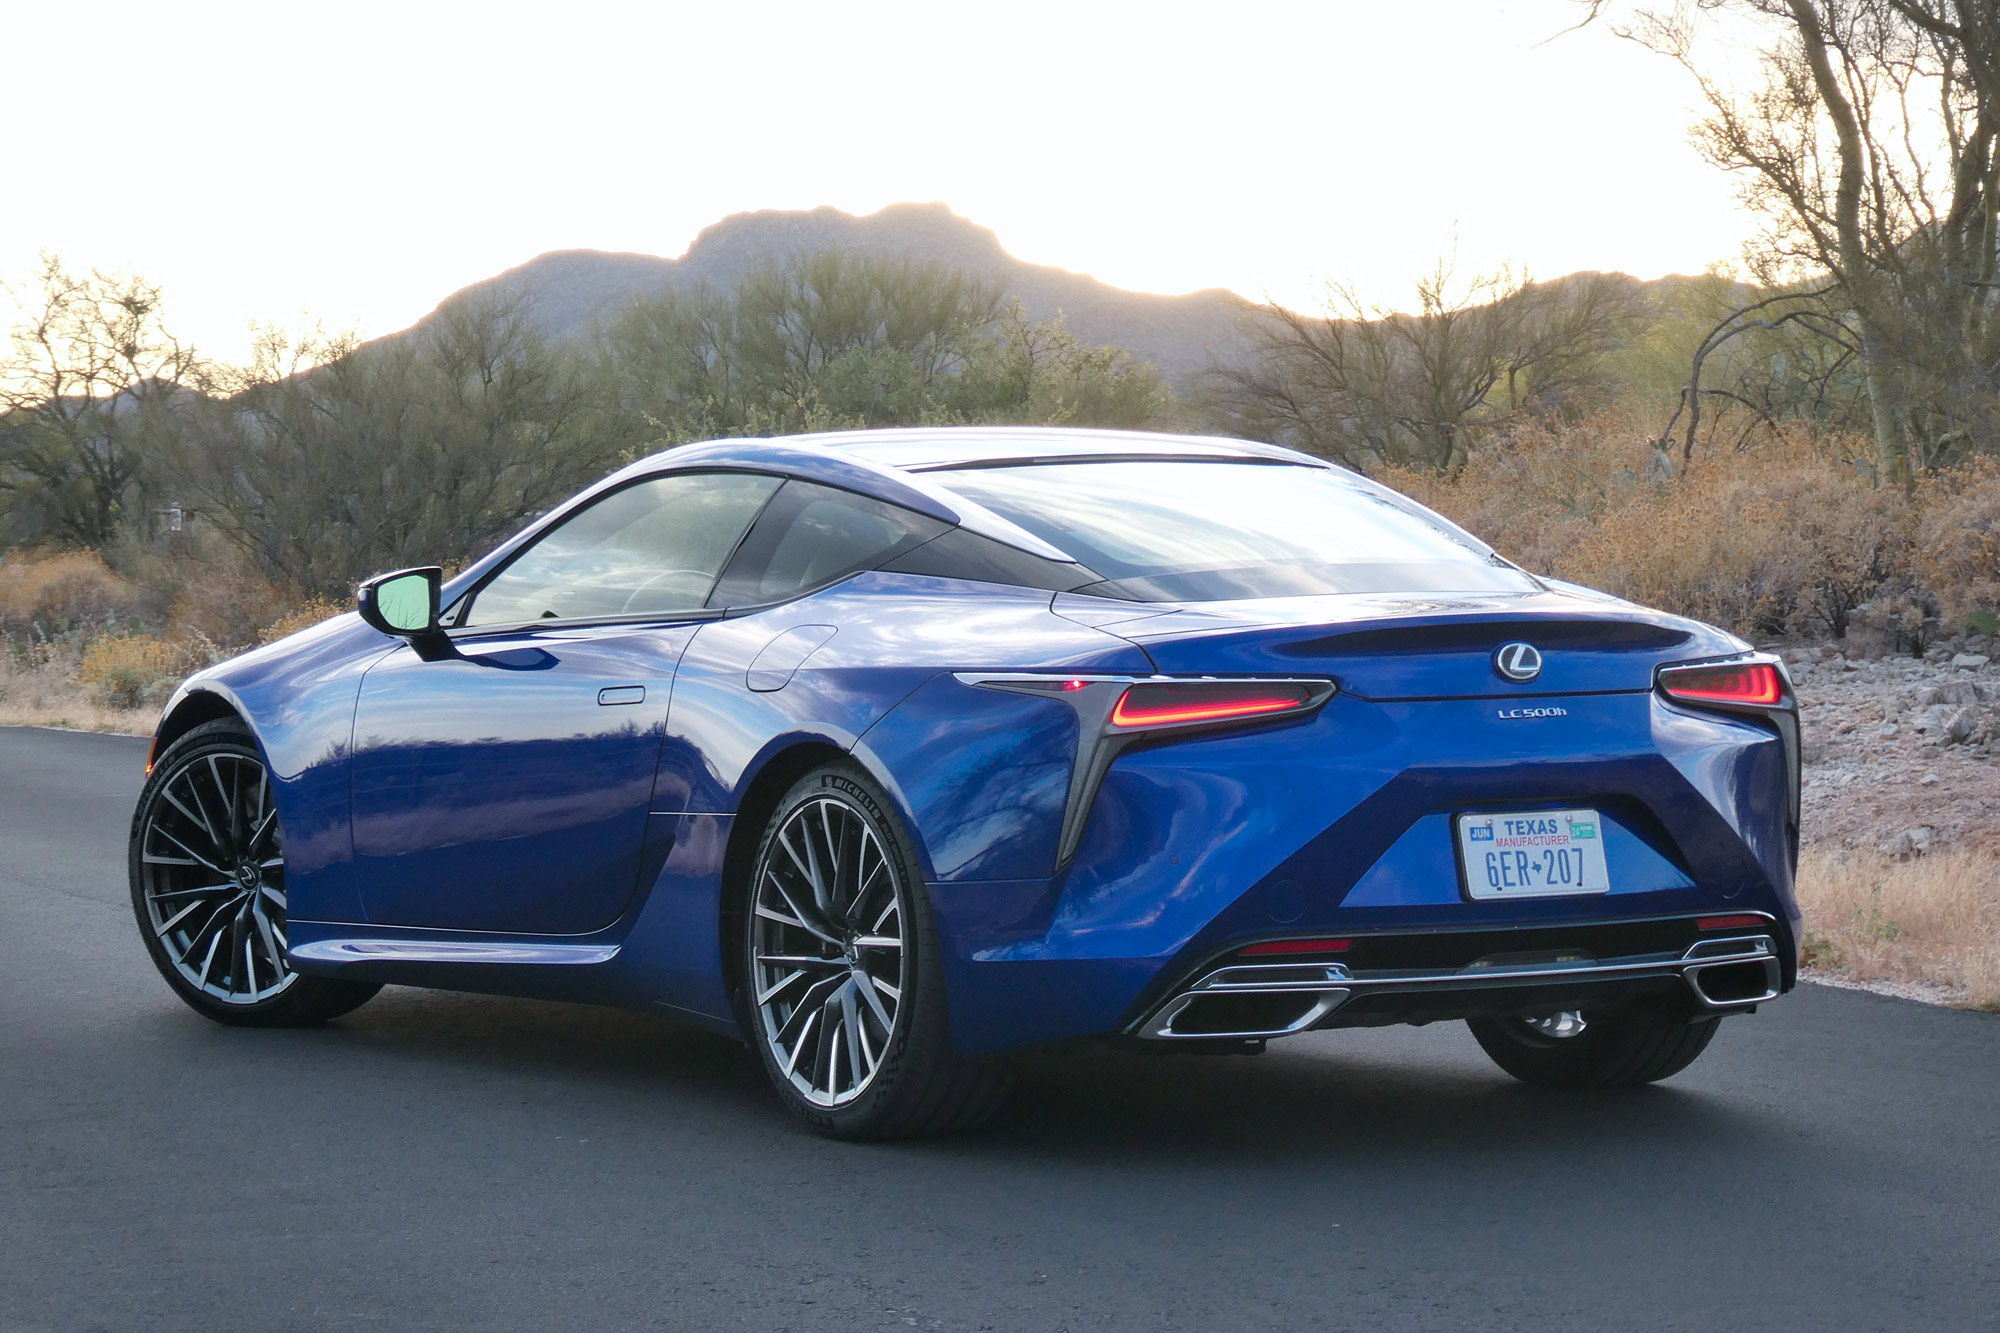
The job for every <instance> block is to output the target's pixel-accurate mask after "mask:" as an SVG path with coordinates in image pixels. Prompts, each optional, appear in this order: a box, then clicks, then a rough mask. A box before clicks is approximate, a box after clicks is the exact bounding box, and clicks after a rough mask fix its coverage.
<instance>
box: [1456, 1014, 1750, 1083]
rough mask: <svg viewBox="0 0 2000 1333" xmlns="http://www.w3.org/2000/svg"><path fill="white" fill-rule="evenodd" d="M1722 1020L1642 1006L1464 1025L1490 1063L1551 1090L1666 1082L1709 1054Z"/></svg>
mask: <svg viewBox="0 0 2000 1333" xmlns="http://www.w3.org/2000/svg"><path fill="white" fill-rule="evenodd" d="M1721 1023H1722V1020H1721V1019H1720V1018H1718V1017H1712V1016H1711V1017H1706V1018H1697V1019H1694V1020H1693V1021H1690V1020H1688V1019H1687V1018H1684V1017H1679V1016H1676V1015H1673V1014H1670V1013H1656V1012H1649V1011H1647V1010H1644V1009H1625V1010H1616V1011H1613V1012H1610V1013H1594V1012H1591V1011H1589V1010H1584V1011H1581V1012H1578V1011H1567V1012H1564V1013H1559V1014H1550V1015H1547V1016H1546V1017H1542V1018H1473V1019H1467V1020H1466V1026H1467V1027H1469V1028H1471V1029H1472V1036H1473V1038H1474V1040H1476V1041H1478V1043H1479V1045H1480V1047H1481V1049H1483V1050H1484V1051H1485V1052H1486V1054H1487V1055H1489V1056H1491V1057H1492V1059H1493V1063H1494V1064H1496V1065H1499V1066H1500V1067H1501V1068H1502V1069H1504V1070H1506V1071H1507V1072H1508V1073H1509V1074H1512V1075H1513V1076H1514V1077H1515V1078H1518V1079H1520V1080H1521V1081H1522V1082H1523V1083H1534V1084H1539V1085H1540V1086H1542V1087H1550V1088H1629V1087H1636V1086H1638V1085H1639V1084H1641V1083H1656V1082H1658V1081H1659V1080H1661V1079H1663V1078H1671V1077H1672V1076H1673V1075H1675V1074H1678V1073H1680V1072H1681V1070H1683V1069H1686V1068H1687V1067H1688V1066H1689V1065H1691V1064H1693V1063H1694V1061H1695V1057H1696V1056H1698V1055H1700V1054H1701V1053H1702V1052H1703V1051H1704V1050H1706V1049H1708V1043H1709V1040H1710V1039H1711V1038H1713V1037H1714V1036H1715V1029H1716V1028H1717V1027H1719V1026H1720V1025H1721Z"/></svg>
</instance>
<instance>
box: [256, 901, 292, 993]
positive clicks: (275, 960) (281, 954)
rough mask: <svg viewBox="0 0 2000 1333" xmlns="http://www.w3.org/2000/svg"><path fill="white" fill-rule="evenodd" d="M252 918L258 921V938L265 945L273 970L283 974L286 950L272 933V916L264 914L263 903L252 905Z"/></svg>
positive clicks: (265, 952)
mask: <svg viewBox="0 0 2000 1333" xmlns="http://www.w3.org/2000/svg"><path fill="white" fill-rule="evenodd" d="M250 918H251V920H253V921H255V922H256V923H257V938H258V940H259V941H260V942H261V943H262V944H263V946H264V956H265V958H266V959H268V960H269V962H270V964H271V971H273V972H275V973H278V974H280V975H282V974H283V973H284V970H285V951H284V950H283V949H282V948H280V947H279V945H278V941H277V938H276V936H274V935H273V934H272V933H271V918H270V917H268V916H266V915H264V905H263V904H262V903H256V904H255V905H254V906H252V907H251V909H250Z"/></svg>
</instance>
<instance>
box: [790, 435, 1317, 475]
mask: <svg viewBox="0 0 2000 1333" xmlns="http://www.w3.org/2000/svg"><path fill="white" fill-rule="evenodd" d="M785 439H786V442H787V443H791V444H802V445H811V446H815V447H818V448H824V449H838V450H840V451H842V452H843V453H851V454H857V455H859V456H861V457H863V458H866V459H868V460H870V461H871V462H876V463H880V464H883V465H885V466H887V467H893V468H898V469H900V470H902V471H905V472H922V471H929V470H932V469H936V468H951V467H966V466H978V465H984V466H988V467H991V466H994V465H996V464H1002V463H1032V462H1042V461H1047V462H1059V461H1072V460H1074V461H1081V460H1083V459H1089V458H1118V457H1127V458H1129V457H1133V456H1135V455H1136V456H1139V457H1147V458H1215V459H1228V458H1241V459H1245V460H1250V459H1257V460H1266V461H1272V462H1285V463H1302V464H1306V465H1309V466H1313V467H1325V466H1327V463H1326V460H1324V459H1320V458H1314V457H1313V456H1312V455H1310V454H1302V453H1299V452H1298V451H1296V450H1293V449H1284V448H1280V447H1279V446H1277V445H1275V444H1258V443H1255V442H1253V441H1250V440H1232V439H1228V438H1225V437H1222V436H1213V435H1167V434H1163V433H1160V432H1157V431H1136V430H1087V429H1083V428H1081V427H1069V426H937V427H908V428H903V429H893V430H852V431H828V432H825V433H822V434H817V435H792V436H787V437H785Z"/></svg>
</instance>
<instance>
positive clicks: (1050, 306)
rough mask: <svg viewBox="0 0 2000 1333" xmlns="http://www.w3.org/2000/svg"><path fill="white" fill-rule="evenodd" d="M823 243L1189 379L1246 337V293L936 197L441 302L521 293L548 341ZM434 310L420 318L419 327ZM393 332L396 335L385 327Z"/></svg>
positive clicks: (552, 260)
mask: <svg viewBox="0 0 2000 1333" xmlns="http://www.w3.org/2000/svg"><path fill="white" fill-rule="evenodd" d="M821 250H840V251H848V252H854V253H860V254H871V255H887V256H891V257H894V258H898V259H909V260H913V261H918V262H931V263H939V264H944V265H946V266H949V267H951V268H956V269H960V270H962V271H964V272H967V273H970V274H972V275H974V276H976V277H980V278H985V279H989V280H991V281H994V282H996V283H998V284H999V286H1000V287H1001V288H1002V290H1004V291H1005V292H1006V293H1007V294H1008V295H1009V296H1010V297H1013V298H1015V299H1017V300H1019V301H1020V302H1021V305H1022V308H1023V309H1024V310H1025V311H1026V312H1027V314H1028V316H1029V317H1030V318H1031V319H1036V320H1043V319H1053V318H1055V317H1056V316H1057V315H1061V316H1062V317H1063V318H1064V319H1066V320H1067V321H1068V324H1069V328H1070V331H1071V332H1072V333H1074V334H1076V335H1077V336H1078V337H1079V338H1081V339H1083V340H1084V341H1085V342H1087V343H1094V344H1103V345H1109V346H1114V347H1119V348H1123V349H1124V350H1125V351H1127V352H1130V353H1131V354H1132V355H1133V356H1134V357H1135V358H1137V359H1139V360H1142V361H1150V362H1151V363H1152V364H1153V365H1154V366H1155V367H1157V368H1158V369H1159V370H1160V372H1161V373H1162V374H1164V375H1166V376H1167V377H1168V378H1169V379H1173V380H1178V381H1186V380H1188V379H1191V378H1192V377H1194V376H1197V375H1199V374H1200V373H1201V372H1202V371H1204V370H1206V369H1207V368H1208V366H1209V365H1210V363H1211V361H1212V360H1213V359H1230V358H1231V357H1233V355H1234V354H1235V353H1237V352H1238V351H1240V350H1241V349H1242V347H1243V345H1244V342H1243V334H1242V332H1241V330H1240V328H1239V327H1238V324H1239V318H1240V316H1241V314H1242V312H1243V310H1244V309H1245V308H1247V307H1248V306H1250V305H1252V304H1254V303H1253V302H1251V301H1249V300H1248V299H1247V298H1245V297H1242V296H1239V295H1237V294H1236V293H1235V292H1231V291H1228V290H1226V289H1223V288H1219V287H1211V288H1205V289H1203V290H1201V291H1196V292H1188V293H1185V294H1182V295H1178V296H1171V295H1162V294H1159V293H1154V292H1135V291H1129V290H1127V289H1125V288H1121V287H1113V286H1111V285H1110V284H1109V283H1106V282H1103V281H1101V280H1099V279H1097V278H1095V277H1092V276H1091V275H1089V274H1086V273H1076V272H1072V271H1071V270H1069V269H1064V268H1058V267H1056V266H1054V265H1048V264H1031V263H1029V262H1027V261H1026V260H1022V259H1018V258H1016V257H1015V256H1013V255H1011V254H1009V253H1008V252H1007V250H1006V248H1005V246H1003V245H1002V244H1001V242H1000V237H999V235H998V233H996V232H994V231H993V230H992V229H991V228H989V227H982V226H980V225H979V224H978V223H975V222H973V221H971V220H970V219H968V218H964V217H960V216H959V215H958V214H957V213H955V212H953V211H952V210H951V208H950V207H949V206H948V205H946V204H943V203H898V204H890V205H888V206H887V207H885V208H882V209H879V210H877V211H876V212H874V213H868V214H862V215H856V214H852V213H847V212H843V211H842V210H840V209H837V208H832V207H824V206H823V207H820V208H814V209H808V210H778V209H764V210H758V211H755V212H745V213H732V214H730V215H729V216H728V217H725V218H722V219H720V220H719V221H716V222H713V223H710V224H709V225H708V226H706V227H704V228H702V230H701V231H700V233H699V234H697V235H696V237H695V238H694V240H693V242H692V243H690V244H689V246H688V248H687V249H686V251H684V252H683V253H682V254H681V255H680V256H679V257H677V258H671V259H670V258H666V257H664V256H660V255H648V254H641V253H637V252H633V251H624V252H619V251H606V250H585V249H578V250H551V251H548V252H547V253H544V254H541V255H537V256H536V257H535V258H533V259H530V260H528V261H527V262H526V263H523V264H518V265H516V266H515V267H513V268H510V269H507V270H506V271H504V272H501V273H498V274H495V275H494V276H493V277H491V278H487V279H484V280H482V281H480V282H475V283H473V284H471V285H470V286H467V287H463V288H461V289H459V290H458V291H456V292H454V293H452V294H451V295H450V296H447V297H446V298H445V299H444V300H443V301H441V302H439V304H438V311H443V310H446V309H449V308H450V307H451V306H453V305H454V304H456V303H459V302H461V301H467V300H472V299H476V298H478V297H481V296H486V295H493V296H501V297H516V298H519V297H525V298H526V299H527V302H528V309H529V314H530V318H532V319H533V320H534V322H535V323H536V325H537V326H538V327H539V328H540V330H541V332H542V333H543V334H544V335H545V336H547V337H549V338H551V339H552V340H555V341H563V342H566V341H571V340H574V339H579V338H582V337H584V336H586V335H587V334H588V333H589V330H590V328H591V326H592V324H593V321H595V320H599V319H610V318H615V317H616V316H617V315H618V314H619V313H620V312H621V311H622V310H623V309H624V308H626V307H628V306H630V305H631V304H632V303H633V302H635V301H638V300H642V299H645V298H648V297H652V296H657V295H660V294H662V293H665V292H670V291H672V292H692V291H694V290H697V289H699V288H702V287H707V288H710V289H712V290H718V291H723V290H728V289H730V288H732V287H734V286H735V285H736V283H737V282H738V281H740V280H741V279H742V278H743V277H744V276H745V275H746V274H748V273H750V272H752V271H754V270H755V269H757V268H760V267H762V266H764V265H768V264H771V263H781V262H784V261H785V260H788V259H790V258H792V257H793V256H795V255H801V254H807V253H811V252H814V251H821ZM438 311H434V312H432V314H431V315H427V316H425V317H424V319H421V320H419V321H417V324H416V325H415V326H414V327H415V328H418V329H421V328H422V327H424V325H425V324H426V323H428V322H429V321H430V320H431V319H433V318H435V317H436V315H437V313H438ZM392 336H394V335H392Z"/></svg>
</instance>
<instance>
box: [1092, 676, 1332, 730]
mask: <svg viewBox="0 0 2000 1333" xmlns="http://www.w3.org/2000/svg"><path fill="white" fill-rule="evenodd" d="M1322 697H1324V694H1323V692H1316V691H1315V690H1314V689H1313V688H1312V687H1311V686H1310V685H1308V684H1307V683H1306V682H1304V681H1296V680H1275V681H1261V680H1166V681H1142V682H1140V683H1138V684H1135V685H1131V686H1128V687H1126V690H1125V693H1123V694H1121V695H1120V696H1118V702H1117V703H1116V704H1115V705H1114V706H1113V707H1112V709H1111V725H1112V726H1114V727H1173V726H1192V725H1196V724H1199V723H1203V722H1227V721H1230V720H1232V719H1236V718H1246V719H1247V718H1256V717H1267V716H1270V715H1273V714H1278V713H1297V712H1303V711H1304V710H1306V709H1308V708H1311V707H1312V706H1313V705H1314V704H1316V703H1318V702H1319V699H1320V698H1322Z"/></svg>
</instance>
